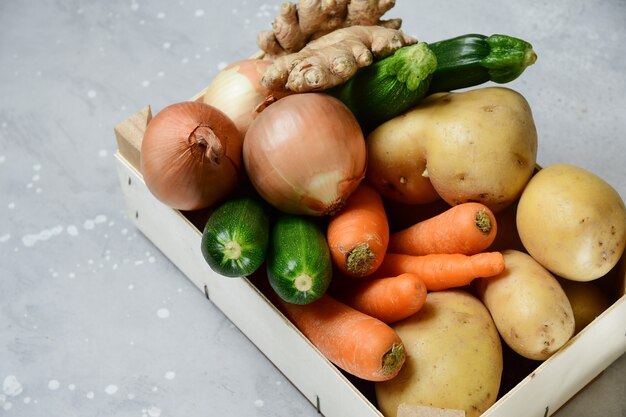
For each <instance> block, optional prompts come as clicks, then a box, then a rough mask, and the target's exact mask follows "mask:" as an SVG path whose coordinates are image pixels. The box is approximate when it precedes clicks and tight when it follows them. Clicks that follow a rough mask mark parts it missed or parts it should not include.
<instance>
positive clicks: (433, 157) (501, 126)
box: [366, 87, 537, 212]
mask: <svg viewBox="0 0 626 417" xmlns="http://www.w3.org/2000/svg"><path fill="white" fill-rule="evenodd" d="M367 146H368V169H367V172H366V177H367V181H368V182H369V183H370V184H372V186H374V187H375V188H376V189H377V190H378V191H379V192H380V193H382V194H383V195H384V196H386V197H388V198H391V199H394V200H397V201H400V202H403V203H407V204H422V203H426V202H431V201H433V200H435V199H437V198H438V196H441V198H443V199H444V200H445V201H446V202H447V203H449V204H451V205H456V204H460V203H464V202H468V201H479V202H481V203H484V204H485V205H487V206H488V207H489V208H490V209H491V210H493V211H494V212H497V211H500V210H501V209H503V208H504V207H506V206H508V205H509V204H511V203H512V202H513V201H515V200H516V199H517V198H518V197H519V196H520V194H521V192H522V189H523V188H524V186H525V185H526V184H527V182H528V180H529V179H530V177H531V175H532V173H533V169H534V168H535V161H536V157H537V131H536V128H535V123H534V121H533V117H532V112H531V109H530V106H529V105H528V103H527V101H526V100H525V99H524V97H523V96H522V95H520V94H519V93H517V92H515V91H513V90H511V89H508V88H504V87H487V88H478V89H474V90H469V91H465V92H460V93H438V94H433V95H432V96H430V97H427V98H426V99H425V100H423V101H422V102H421V103H420V104H419V105H418V106H417V107H415V108H413V109H412V110H410V111H408V112H407V113H405V114H403V115H400V116H398V117H396V118H394V119H392V120H390V121H388V122H386V123H384V124H382V125H381V126H379V127H378V128H377V129H376V130H374V131H373V132H372V133H371V134H370V135H369V136H368V138H367Z"/></svg>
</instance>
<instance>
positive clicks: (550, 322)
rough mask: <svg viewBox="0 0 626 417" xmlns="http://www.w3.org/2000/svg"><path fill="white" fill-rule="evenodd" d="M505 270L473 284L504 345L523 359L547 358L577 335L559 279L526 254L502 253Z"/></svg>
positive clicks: (515, 251) (572, 316) (515, 252)
mask: <svg viewBox="0 0 626 417" xmlns="http://www.w3.org/2000/svg"><path fill="white" fill-rule="evenodd" d="M502 254H503V255H504V262H505V264H506V270H505V271H504V272H502V273H501V274H499V275H496V276H495V277H490V278H482V279H480V280H477V281H475V283H474V285H475V288H476V291H477V294H478V296H479V298H480V299H481V300H482V302H483V303H484V304H485V306H486V307H487V309H488V310H489V312H490V313H491V316H492V317H493V320H494V322H495V324H496V327H497V328H498V332H499V333H500V335H501V336H502V339H503V340H504V341H505V343H506V344H507V345H508V346H509V347H510V348H511V349H513V350H514V351H515V352H517V353H518V354H520V355H521V356H523V357H525V358H528V359H533V360H545V359H548V358H549V357H550V356H552V354H554V352H556V351H557V350H558V349H560V348H561V347H562V346H563V345H564V344H565V343H567V341H569V340H570V339H571V337H572V336H573V335H574V313H573V311H572V306H571V305H570V302H569V300H568V298H567V295H566V294H565V292H564V291H563V288H561V286H560V285H559V282H558V281H557V279H556V278H555V277H554V276H553V275H552V274H551V273H550V272H549V271H548V270H546V269H545V268H544V267H543V266H541V265H540V264H539V263H538V262H537V261H535V260H534V259H533V258H532V257H531V256H530V255H528V254H527V253H524V252H521V251H517V250H505V251H502Z"/></svg>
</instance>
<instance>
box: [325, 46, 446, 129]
mask: <svg viewBox="0 0 626 417" xmlns="http://www.w3.org/2000/svg"><path fill="white" fill-rule="evenodd" d="M436 69H437V59H436V57H435V55H434V54H433V52H432V51H431V50H430V48H429V47H428V45H427V44H426V43H417V44H414V45H410V46H405V47H403V48H400V49H398V50H397V51H396V52H394V53H393V54H392V55H390V56H388V57H385V58H383V59H381V60H378V61H376V62H374V63H373V64H372V65H369V66H367V67H364V68H361V69H360V70H359V71H358V72H357V73H356V74H355V75H354V76H353V77H352V78H350V79H349V80H348V81H346V82H345V83H343V84H341V85H338V86H336V87H333V88H331V89H328V90H326V91H325V92H326V93H328V94H330V95H332V96H334V97H336V98H338V99H339V100H341V101H342V102H343V103H344V104H345V105H346V106H348V108H349V109H350V110H351V111H352V113H353V114H354V115H355V117H356V119H357V120H358V122H359V124H360V125H361V127H362V128H363V130H364V131H366V132H367V131H369V130H371V129H372V128H374V127H376V126H378V125H379V124H381V123H383V122H385V121H387V120H389V119H391V118H393V117H395V116H397V115H399V114H400V113H402V112H403V111H405V110H406V109H408V108H410V107H411V106H413V105H415V104H417V103H418V102H419V101H420V100H421V99H422V98H423V97H424V96H425V95H426V93H427V92H428V88H429V85H430V80H431V78H432V74H433V73H434V72H435V70H436Z"/></svg>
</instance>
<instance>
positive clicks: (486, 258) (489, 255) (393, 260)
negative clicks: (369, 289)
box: [375, 252, 505, 291]
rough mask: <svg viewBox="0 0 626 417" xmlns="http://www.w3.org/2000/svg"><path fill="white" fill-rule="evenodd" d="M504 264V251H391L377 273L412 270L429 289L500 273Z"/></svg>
mask: <svg viewBox="0 0 626 417" xmlns="http://www.w3.org/2000/svg"><path fill="white" fill-rule="evenodd" d="M504 268H505V264H504V257H503V256H502V253H500V252H481V253H478V254H476V255H463V254H460V253H442V254H430V255H421V256H415V255H405V254H400V253H388V254H387V255H385V259H384V261H383V263H382V264H381V266H380V268H378V271H376V274H375V275H376V276H396V275H400V274H403V273H406V272H412V273H414V274H416V275H418V276H419V277H420V278H421V279H422V280H423V281H424V284H426V288H428V290H429V291H439V290H445V289H448V288H456V287H462V286H465V285H467V284H469V283H470V282H472V281H473V280H474V279H475V278H486V277H491V276H494V275H498V274H499V273H501V272H502V271H504Z"/></svg>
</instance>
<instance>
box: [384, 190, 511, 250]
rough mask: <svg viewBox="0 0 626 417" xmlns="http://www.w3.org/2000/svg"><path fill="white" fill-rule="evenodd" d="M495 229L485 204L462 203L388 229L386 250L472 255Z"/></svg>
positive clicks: (492, 236) (490, 238)
mask: <svg viewBox="0 0 626 417" xmlns="http://www.w3.org/2000/svg"><path fill="white" fill-rule="evenodd" d="M497 229H498V227H497V224H496V218H495V216H494V214H493V212H492V211H491V210H490V209H489V207H487V206H485V205H484V204H481V203H474V202H470V203H463V204H459V205H456V206H453V207H451V208H449V209H447V210H446V211H444V212H443V213H441V214H438V215H436V216H434V217H431V218H429V219H426V220H423V221H420V222H418V223H415V224H414V225H413V226H410V227H408V228H406V229H403V230H400V231H397V232H394V233H392V234H391V236H390V237H389V247H388V249H387V250H388V251H389V252H393V253H404V254H407V255H428V254H431V253H462V254H465V255H473V254H476V253H479V252H482V251H484V250H485V249H487V248H488V247H489V245H491V243H492V242H493V241H494V239H495V237H496V232H497Z"/></svg>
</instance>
